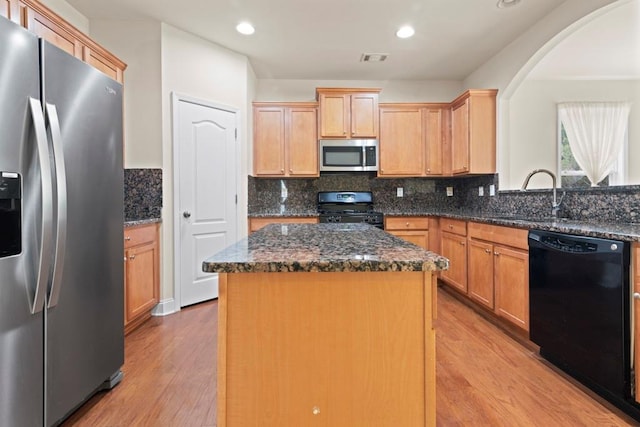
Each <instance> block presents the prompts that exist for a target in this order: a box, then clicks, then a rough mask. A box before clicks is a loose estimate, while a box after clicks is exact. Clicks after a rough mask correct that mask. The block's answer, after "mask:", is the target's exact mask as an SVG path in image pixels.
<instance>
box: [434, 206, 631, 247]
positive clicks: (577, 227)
mask: <svg viewBox="0 0 640 427" xmlns="http://www.w3.org/2000/svg"><path fill="white" fill-rule="evenodd" d="M438 216H440V217H446V218H454V219H462V220H466V221H475V222H484V223H488V224H495V225H504V226H508V227H518V228H526V229H529V230H531V229H536V230H546V231H555V232H558V233H567V234H575V235H580V236H587V237H596V238H601V239H614V240H624V241H629V242H639V241H640V224H632V223H607V222H595V221H577V220H571V219H566V218H551V217H541V218H535V217H527V216H518V215H499V214H485V215H479V214H463V213H440V214H438Z"/></svg>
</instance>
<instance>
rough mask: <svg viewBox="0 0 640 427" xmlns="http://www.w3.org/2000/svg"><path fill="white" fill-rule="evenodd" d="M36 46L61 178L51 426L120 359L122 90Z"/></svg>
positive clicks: (51, 322) (50, 320)
mask: <svg viewBox="0 0 640 427" xmlns="http://www.w3.org/2000/svg"><path fill="white" fill-rule="evenodd" d="M41 43H42V48H43V49H42V51H43V58H44V60H43V62H44V102H45V104H46V106H47V107H46V110H47V124H48V129H49V132H50V134H51V135H50V136H52V137H53V140H52V145H53V150H52V151H53V152H55V145H56V141H55V139H56V125H59V133H60V135H59V136H60V141H58V143H60V144H61V148H62V153H57V154H55V165H56V166H55V170H54V175H60V172H64V175H66V176H65V177H64V182H62V183H58V185H57V186H56V188H57V191H56V195H55V198H54V199H55V202H54V206H56V208H55V212H56V213H57V218H56V223H57V227H56V233H55V237H56V243H55V246H56V247H58V248H59V251H61V252H59V253H58V254H57V255H56V261H55V263H56V266H55V271H54V273H53V274H52V276H53V278H54V283H55V277H56V276H59V279H60V280H59V282H58V283H57V284H54V287H53V289H50V297H49V300H48V306H49V308H48V310H47V312H46V313H47V314H46V322H45V323H46V330H47V345H46V370H47V373H46V378H47V392H46V401H47V403H46V411H47V412H46V418H47V425H51V424H54V423H56V422H58V421H59V420H60V419H62V418H63V417H65V416H66V415H68V413H69V412H70V411H73V410H74V409H75V408H77V406H78V405H80V404H81V403H82V402H83V401H84V400H85V399H87V398H88V397H89V396H90V395H91V394H93V392H94V391H96V389H98V388H99V387H100V386H101V384H102V383H103V382H104V381H105V380H107V379H109V377H110V376H111V375H113V374H114V373H116V372H118V371H119V369H120V367H121V366H122V364H123V363H124V329H123V319H124V284H123V282H124V268H123V257H124V249H123V220H124V207H123V191H124V190H123V189H124V182H123V166H122V132H123V131H122V87H121V85H120V84H119V83H117V82H115V81H113V80H111V79H110V78H108V77H107V76H105V75H104V74H102V73H100V72H99V71H97V70H95V69H93V68H92V67H89V66H88V65H86V64H85V63H83V62H81V61H79V60H77V59H76V58H74V57H72V56H70V55H68V54H66V53H64V52H63V51H61V50H59V49H58V48H56V47H54V46H52V45H50V44H48V43H46V42H41Z"/></svg>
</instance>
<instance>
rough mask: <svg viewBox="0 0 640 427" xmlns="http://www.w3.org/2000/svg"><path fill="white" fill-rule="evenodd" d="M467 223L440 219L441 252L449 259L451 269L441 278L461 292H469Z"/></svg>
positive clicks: (444, 271) (441, 273) (443, 273)
mask: <svg viewBox="0 0 640 427" xmlns="http://www.w3.org/2000/svg"><path fill="white" fill-rule="evenodd" d="M466 236H467V223H466V222H465V221H462V220H457V219H449V218H441V219H440V253H441V255H442V256H444V257H445V258H448V259H449V269H448V270H443V271H441V272H440V278H441V279H442V280H443V281H444V282H445V283H447V284H448V285H450V286H453V287H454V288H456V289H457V290H459V291H460V292H462V293H464V294H466V293H467V237H466Z"/></svg>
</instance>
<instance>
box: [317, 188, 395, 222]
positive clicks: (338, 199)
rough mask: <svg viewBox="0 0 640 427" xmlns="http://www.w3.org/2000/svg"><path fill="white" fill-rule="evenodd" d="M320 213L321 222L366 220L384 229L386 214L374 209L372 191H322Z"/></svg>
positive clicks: (319, 201)
mask: <svg viewBox="0 0 640 427" xmlns="http://www.w3.org/2000/svg"><path fill="white" fill-rule="evenodd" d="M318 214H319V219H320V223H359V222H364V223H367V224H371V225H373V226H375V227H378V228H382V229H384V216H383V214H382V212H375V211H374V210H373V195H372V194H371V192H370V191H321V192H319V193H318Z"/></svg>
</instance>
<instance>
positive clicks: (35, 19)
mask: <svg viewBox="0 0 640 427" xmlns="http://www.w3.org/2000/svg"><path fill="white" fill-rule="evenodd" d="M26 14H27V15H26V16H27V29H28V30H29V31H31V32H32V33H34V34H36V35H37V36H40V37H42V38H43V39H45V40H46V41H48V42H49V43H51V44H52V45H54V46H57V47H59V48H60V49H62V50H64V51H65V52H67V53H68V54H69V55H73V56H75V57H76V58H78V59H82V42H81V41H80V40H79V39H78V37H77V36H76V34H74V32H72V31H71V28H70V27H69V26H68V25H65V22H62V21H60V20H56V19H50V18H49V17H47V16H46V15H45V14H43V13H40V12H39V11H38V10H35V9H33V8H31V7H27V8H26Z"/></svg>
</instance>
